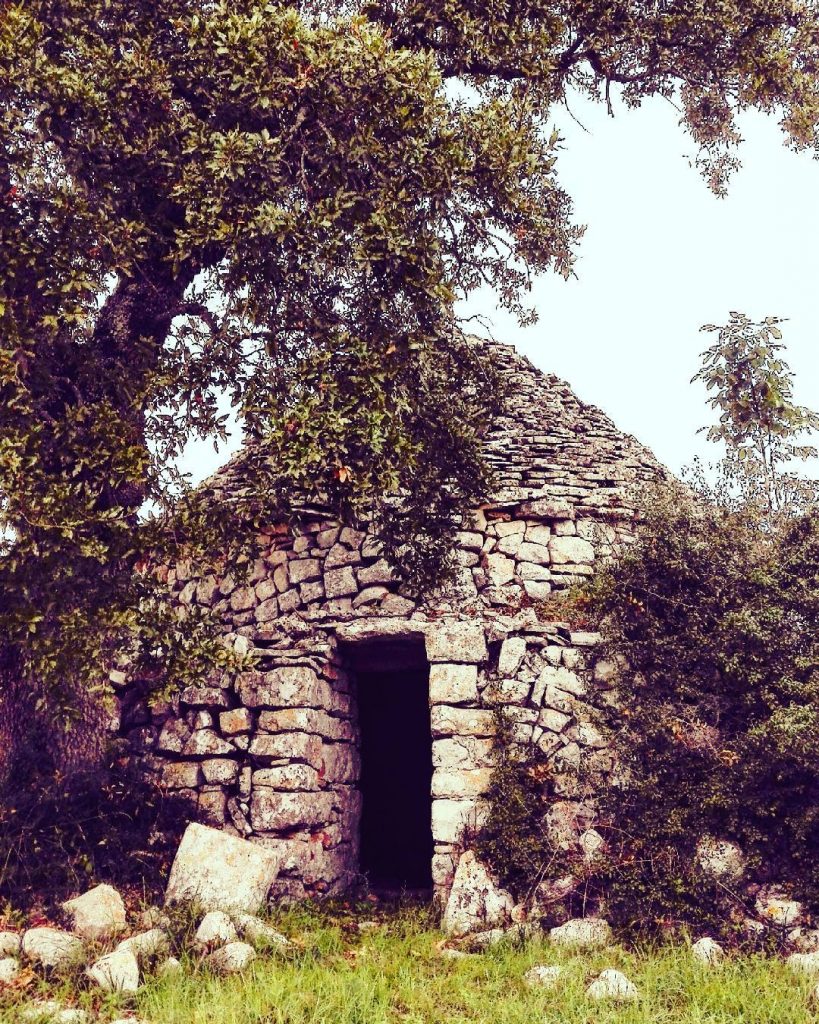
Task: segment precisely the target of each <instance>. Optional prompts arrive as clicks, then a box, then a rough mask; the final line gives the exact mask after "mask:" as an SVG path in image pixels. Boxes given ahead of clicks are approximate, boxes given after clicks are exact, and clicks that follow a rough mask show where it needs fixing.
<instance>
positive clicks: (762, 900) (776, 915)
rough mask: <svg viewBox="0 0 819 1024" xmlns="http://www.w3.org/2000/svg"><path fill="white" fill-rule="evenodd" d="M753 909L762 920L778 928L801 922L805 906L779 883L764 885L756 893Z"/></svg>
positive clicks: (792, 925) (791, 926)
mask: <svg viewBox="0 0 819 1024" xmlns="http://www.w3.org/2000/svg"><path fill="white" fill-rule="evenodd" d="M754 909H755V910H756V912H757V914H758V915H759V917H760V918H762V920H763V921H766V922H767V923H768V924H774V925H777V926H779V927H780V928H793V927H795V926H796V925H799V924H801V923H802V919H803V918H804V916H805V908H804V906H803V904H802V903H800V902H799V901H798V900H795V899H793V897H792V896H791V895H790V894H789V893H788V891H787V890H786V889H784V888H783V887H782V886H779V885H766V886H765V887H764V888H763V889H761V890H760V891H759V893H757V896H756V899H755V900H754Z"/></svg>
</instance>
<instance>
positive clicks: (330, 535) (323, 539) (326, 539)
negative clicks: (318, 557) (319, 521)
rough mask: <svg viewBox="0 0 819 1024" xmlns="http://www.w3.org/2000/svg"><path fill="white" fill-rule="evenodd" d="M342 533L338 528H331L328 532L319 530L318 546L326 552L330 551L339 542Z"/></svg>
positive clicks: (317, 536) (317, 535)
mask: <svg viewBox="0 0 819 1024" xmlns="http://www.w3.org/2000/svg"><path fill="white" fill-rule="evenodd" d="M340 532H341V531H340V530H339V528H338V527H337V526H333V527H330V528H329V529H327V530H319V532H318V533H317V534H316V545H317V546H318V547H320V548H323V549H324V550H328V549H329V548H331V547H332V546H333V545H334V544H335V542H336V541H337V540H338V535H339V533H340Z"/></svg>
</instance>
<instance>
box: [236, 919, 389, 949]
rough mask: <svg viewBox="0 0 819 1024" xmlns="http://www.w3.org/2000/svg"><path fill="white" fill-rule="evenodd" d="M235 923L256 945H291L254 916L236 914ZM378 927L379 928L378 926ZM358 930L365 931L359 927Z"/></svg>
mask: <svg viewBox="0 0 819 1024" xmlns="http://www.w3.org/2000/svg"><path fill="white" fill-rule="evenodd" d="M233 922H234V924H235V925H236V928H237V929H238V931H239V934H240V935H241V937H242V938H243V939H245V940H246V941H247V942H252V943H253V944H254V945H259V946H264V945H267V946H279V947H281V948H284V947H285V946H289V945H290V940H289V939H287V938H285V936H284V935H282V933H281V932H277V931H276V929H275V928H273V927H271V926H270V925H269V924H268V923H267V922H266V921H263V920H262V919H261V918H260V917H256V916H255V915H254V914H236V916H235V917H234V918H233ZM366 923H368V922H362V924H366ZM376 927H378V926H377V925H376ZM358 930H359V931H364V930H365V929H363V928H362V927H361V925H359V928H358Z"/></svg>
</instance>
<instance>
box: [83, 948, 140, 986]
mask: <svg viewBox="0 0 819 1024" xmlns="http://www.w3.org/2000/svg"><path fill="white" fill-rule="evenodd" d="M85 973H86V974H87V975H88V977H89V978H90V979H91V981H93V982H94V983H95V984H97V985H99V987H100V988H101V989H103V990H104V991H105V992H136V990H137V989H138V988H139V964H138V963H137V958H136V957H135V956H134V954H133V953H132V952H131V951H130V950H128V949H115V950H114V952H113V953H108V954H107V955H106V956H102V957H100V958H99V960H97V961H95V963H93V964H92V965H91V966H90V967H89V968H88V969H87V970H86V972H85Z"/></svg>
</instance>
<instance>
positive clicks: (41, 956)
mask: <svg viewBox="0 0 819 1024" xmlns="http://www.w3.org/2000/svg"><path fill="white" fill-rule="evenodd" d="M21 948H22V950H23V954H24V955H25V956H27V957H28V958H29V960H32V961H33V962H34V963H35V964H39V965H40V966H41V967H50V968H53V969H55V970H60V969H61V968H63V967H69V966H70V965H71V964H74V963H76V962H77V961H78V960H79V959H80V958H81V957H82V953H83V944H82V941H81V940H80V939H78V938H77V936H76V935H71V934H70V933H69V932H64V931H62V930H61V929H60V928H47V927H46V928H30V929H29V930H28V931H27V932H26V933H25V935H23V942H22V947H21Z"/></svg>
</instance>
